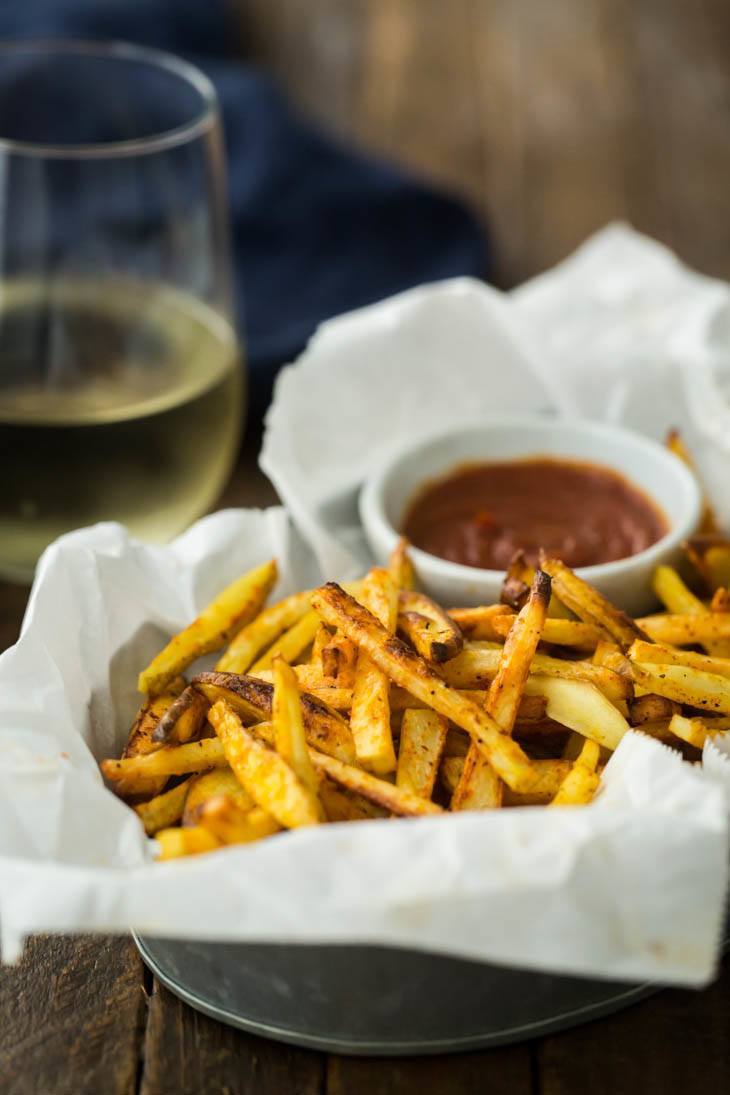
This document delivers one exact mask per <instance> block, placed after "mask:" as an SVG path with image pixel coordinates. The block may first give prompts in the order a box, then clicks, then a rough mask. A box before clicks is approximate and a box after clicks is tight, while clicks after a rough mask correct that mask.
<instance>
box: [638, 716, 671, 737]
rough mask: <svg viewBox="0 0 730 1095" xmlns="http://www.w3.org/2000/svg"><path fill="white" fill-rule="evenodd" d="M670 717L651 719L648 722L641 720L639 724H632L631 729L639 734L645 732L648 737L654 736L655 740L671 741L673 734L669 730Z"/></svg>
mask: <svg viewBox="0 0 730 1095" xmlns="http://www.w3.org/2000/svg"><path fill="white" fill-rule="evenodd" d="M669 722H670V719H652V720H651V721H650V722H642V723H641V724H640V725H639V726H632V727H631V729H632V730H636V731H638V732H639V733H641V734H647V735H648V736H649V737H650V738H656V739H657V741H665V742H671V741H672V738H673V735H672V734H671V733H670V730H669Z"/></svg>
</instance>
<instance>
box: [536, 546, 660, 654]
mask: <svg viewBox="0 0 730 1095" xmlns="http://www.w3.org/2000/svg"><path fill="white" fill-rule="evenodd" d="M542 569H543V570H544V571H546V573H547V574H549V575H550V577H551V578H552V580H553V590H554V591H555V593H557V595H558V597H559V598H560V600H561V601H562V602H563V604H564V605H566V606H567V607H568V608H569V609H570V610H571V611H572V612H574V613H575V614H576V616H577V617H578V618H579V619H581V620H583V621H584V623H588V624H592V625H593V626H594V627H596V628H598V629H599V630H600V631H601V633H602V634H601V637H602V638H604V639H612V640H613V642H615V643H618V645H619V646H620V647H621V648H622V649H623V650H626V649H628V648H629V647H630V646H631V644H632V642H633V641H634V639H645V638H646V635H645V634H644V632H643V631H642V630H641V627H639V626H638V624H637V623H636V622H635V621H634V620H632V619H631V617H630V616H627V614H626V613H625V612H623V611H622V610H621V609H620V608H616V606H615V605H613V604H611V602H610V601H609V600H608V598H606V597H604V596H603V594H601V593H599V592H598V590H597V589H594V588H593V586H590V585H589V584H588V582H584V581H583V579H582V578H579V577H578V575H577V574H575V573H574V572H573V571H572V570H571V569H570V567H567V566H566V565H565V563H562V562H561V561H560V560H559V559H545V560H544V561H543V563H542Z"/></svg>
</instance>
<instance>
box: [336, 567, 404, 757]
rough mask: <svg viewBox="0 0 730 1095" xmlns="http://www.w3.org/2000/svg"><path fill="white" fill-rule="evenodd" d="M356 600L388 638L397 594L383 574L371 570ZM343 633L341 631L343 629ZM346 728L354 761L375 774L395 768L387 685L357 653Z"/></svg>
mask: <svg viewBox="0 0 730 1095" xmlns="http://www.w3.org/2000/svg"><path fill="white" fill-rule="evenodd" d="M360 601H361V603H362V605H364V606H365V608H366V609H370V610H371V612H372V614H373V618H374V619H376V620H378V621H379V623H380V625H381V626H382V627H383V629H384V630H385V631H386V632H387V634H389V635H392V634H393V633H394V631H395V625H396V620H397V615H398V591H397V589H396V587H395V586H394V584H393V582H392V581H391V579H390V576H389V574H388V572H387V571H385V570H381V569H380V568H377V567H376V568H373V570H371V571H370V573H369V574H368V576H367V578H366V579H365V586H364V589H363V590H362V592H361V595H360ZM343 630H344V629H343ZM350 729H351V731H352V736H353V738H354V739H355V751H356V755H357V759H358V762H359V763H360V764H361V765H362V766H363V768H367V769H369V770H370V771H371V772H375V773H376V774H377V775H381V776H384V775H387V774H388V773H390V772H394V771H395V769H396V764H397V762H396V756H395V749H394V747H393V734H392V731H391V726H390V682H389V680H388V677H387V676H386V674H385V673H384V672H383V670H382V669H381V668H379V667H378V666H377V665H375V664H374V662H373V661H372V660H371V658H370V656H369V654H368V653H367V652H366V651H364V650H362V649H361V650H359V652H358V656H357V665H356V668H355V683H354V685H353V690H352V708H351V710H350Z"/></svg>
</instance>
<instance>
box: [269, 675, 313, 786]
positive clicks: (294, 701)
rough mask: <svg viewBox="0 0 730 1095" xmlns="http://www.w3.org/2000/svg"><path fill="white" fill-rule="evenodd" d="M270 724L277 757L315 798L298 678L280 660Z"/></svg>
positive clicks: (275, 679) (275, 680)
mask: <svg viewBox="0 0 730 1095" xmlns="http://www.w3.org/2000/svg"><path fill="white" fill-rule="evenodd" d="M271 721H272V724H273V727H274V744H275V746H276V751H277V753H278V754H279V756H280V757H283V758H284V760H285V761H286V762H287V764H288V765H289V767H290V768H291V769H292V771H293V772H294V774H295V775H296V776H298V778H299V779H300V780H301V782H302V783H303V784H304V786H305V787H308V788H309V790H310V791H311V792H312V794H313V795H315V796H316V794H317V791H318V788H319V779H318V777H317V775H316V773H315V771H314V768H313V767H312V762H311V761H310V759H309V750H308V748H307V739H306V737H305V735H304V719H303V716H302V703H301V697H300V695H299V686H298V684H297V678H296V676H295V674H294V672H293V671H292V668H291V666H290V665H287V663H286V662H285V661H284V660H283V658H280V657H279V658H276V659H275V660H274V698H273V704H272V718H271Z"/></svg>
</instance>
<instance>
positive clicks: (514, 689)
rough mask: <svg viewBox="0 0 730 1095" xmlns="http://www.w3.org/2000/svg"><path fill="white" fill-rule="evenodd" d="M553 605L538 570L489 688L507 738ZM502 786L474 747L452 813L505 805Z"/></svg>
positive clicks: (490, 702) (545, 580) (490, 703)
mask: <svg viewBox="0 0 730 1095" xmlns="http://www.w3.org/2000/svg"><path fill="white" fill-rule="evenodd" d="M549 601H550V579H549V578H548V576H547V575H546V574H543V572H542V571H541V570H538V571H537V573H536V575H535V578H534V581H533V583H532V589H531V591H530V597H529V599H528V601H527V603H526V604H525V606H524V608H523V609H521V610H520V613H519V615H518V616H516V617H515V619H514V622H513V624H512V627H511V629H510V632H509V635H508V636H507V638H506V640H505V644H504V647H503V648H502V651H501V654H500V661H499V666H498V668H497V673H496V676H495V677H494V680H493V681H492V683H491V685H490V687H489V693H488V695H487V701H486V710H487V711H488V713H489V714H490V715H491V716H492V718H493V719H494V721H495V722H496V723H497V725H498V726H499V728H500V730H502V731H503V733H505V734H511V733H512V729H513V727H514V724H515V720H516V718H517V712H518V710H519V706H520V701H521V699H522V693H523V690H524V687H525V681H526V680H527V677H528V675H529V672H530V665H531V663H532V659H533V657H534V654H535V651H536V650H537V644H538V643H539V641H540V636H541V634H542V629H543V627H544V625H545V618H546V615H547V607H548V603H549ZM501 802H502V785H501V782H500V780H499V777H498V776H497V774H496V772H495V771H494V769H493V767H492V766H491V765H490V764H489V761H488V760H487V759H486V757H485V756H484V754H483V753H482V751H481V750H480V748H479V746H478V745H477V744H475V743H472V745H471V748H470V749H469V752H468V754H467V757H466V761H465V762H464V771H463V773H462V776H461V780H460V782H459V786H458V787H457V788H456V791H455V792H454V795H453V797H452V799H451V809H452V810H475V809H476V810H479V809H491V808H495V807H498V806H500V805H501Z"/></svg>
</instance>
